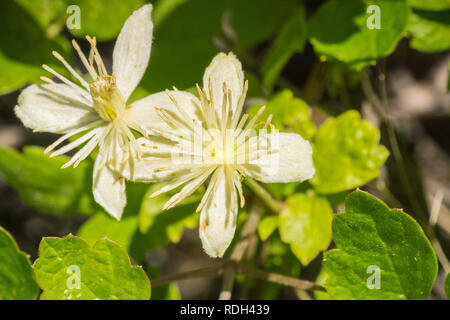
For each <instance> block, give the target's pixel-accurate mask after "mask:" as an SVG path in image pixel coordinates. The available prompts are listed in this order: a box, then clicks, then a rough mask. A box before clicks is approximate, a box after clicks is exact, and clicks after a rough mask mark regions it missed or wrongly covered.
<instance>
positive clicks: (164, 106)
mask: <svg viewBox="0 0 450 320" xmlns="http://www.w3.org/2000/svg"><path fill="white" fill-rule="evenodd" d="M169 95H170V96H169ZM171 98H172V99H173V101H172V99H171ZM174 101H175V102H176V103H177V104H178V106H179V108H182V110H183V111H182V112H183V113H184V116H183V114H180V111H179V109H177V106H176V105H175V103H174ZM199 105H200V101H199V100H198V98H197V97H196V96H194V95H193V94H191V93H189V92H185V91H168V92H159V93H155V94H152V95H149V96H147V97H145V98H143V99H140V100H138V101H136V102H133V103H132V104H131V105H130V106H128V107H127V113H126V115H125V117H126V121H127V123H128V125H129V126H130V127H132V128H133V129H135V130H138V131H141V132H142V133H144V134H152V129H156V130H159V131H162V132H173V131H174V129H173V128H172V127H170V126H169V125H168V124H167V123H166V122H165V121H164V120H163V119H162V118H161V116H160V114H158V112H157V109H161V110H164V111H166V112H167V113H168V114H169V116H171V117H177V118H178V119H181V120H182V121H184V122H185V123H186V124H190V123H192V121H194V122H197V123H198V124H199V123H200V121H201V116H200V111H199V109H198V107H197V106H199ZM191 120H192V121H191Z"/></svg>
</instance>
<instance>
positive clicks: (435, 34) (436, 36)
mask: <svg viewBox="0 0 450 320" xmlns="http://www.w3.org/2000/svg"><path fill="white" fill-rule="evenodd" d="M449 17H450V10H447V11H441V12H431V11H413V13H412V16H411V23H410V25H409V28H408V31H409V33H411V35H412V39H411V42H410V45H411V47H412V48H414V49H416V50H419V51H422V52H427V53H431V52H438V51H445V50H448V49H450V19H449Z"/></svg>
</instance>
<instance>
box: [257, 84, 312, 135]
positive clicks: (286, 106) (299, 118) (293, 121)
mask: <svg viewBox="0 0 450 320" xmlns="http://www.w3.org/2000/svg"><path fill="white" fill-rule="evenodd" d="M260 108H261V105H254V106H251V107H250V108H249V109H248V113H249V115H250V116H254V115H255V114H256V113H257V112H258V110H259V109H260ZM270 114H272V115H273V118H272V123H273V125H274V126H275V128H276V129H278V130H280V131H285V132H286V131H287V132H295V133H298V134H300V135H301V136H302V137H303V138H305V139H307V140H310V139H311V138H312V137H313V136H314V134H315V133H316V127H315V125H314V123H313V122H312V121H311V111H310V110H309V108H308V105H307V104H306V102H305V101H303V100H301V99H300V98H296V97H294V94H293V93H292V91H290V90H283V91H281V92H279V93H278V94H277V95H276V96H274V97H273V98H272V99H271V100H270V101H269V102H268V103H267V104H266V109H265V110H264V112H263V113H262V114H261V116H260V120H261V121H264V120H266V119H267V117H268V116H269V115H270Z"/></svg>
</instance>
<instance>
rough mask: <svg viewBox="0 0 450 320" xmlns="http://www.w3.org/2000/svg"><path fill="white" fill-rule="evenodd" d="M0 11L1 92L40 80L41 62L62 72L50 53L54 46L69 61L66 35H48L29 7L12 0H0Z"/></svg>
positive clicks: (10, 90)
mask: <svg viewBox="0 0 450 320" xmlns="http://www.w3.org/2000/svg"><path fill="white" fill-rule="evenodd" d="M0 12H1V15H2V17H1V19H0V38H1V39H2V41H1V43H0V70H2V76H1V77H0V94H7V93H10V92H12V91H14V90H17V89H19V88H20V87H22V86H24V85H25V84H27V83H30V82H36V81H40V80H39V77H40V76H42V75H44V74H45V72H44V71H43V69H42V67H41V66H42V64H44V63H45V64H48V65H49V66H50V67H53V68H54V69H56V70H57V71H60V72H62V74H65V72H64V71H63V70H64V69H63V68H62V67H61V65H60V63H59V62H58V61H57V60H56V59H55V58H54V57H53V55H52V51H53V50H56V51H58V52H59V53H61V54H62V55H63V56H64V57H65V58H66V59H67V60H68V61H71V59H70V57H69V54H68V52H69V43H68V41H67V40H66V39H65V38H63V37H54V38H49V37H48V36H47V35H46V34H45V32H44V30H43V29H42V27H41V25H39V23H38V22H36V20H35V19H34V18H33V16H31V15H30V13H29V11H27V10H25V9H24V8H22V7H21V6H19V5H18V4H17V3H16V2H15V1H0ZM36 44H39V45H36Z"/></svg>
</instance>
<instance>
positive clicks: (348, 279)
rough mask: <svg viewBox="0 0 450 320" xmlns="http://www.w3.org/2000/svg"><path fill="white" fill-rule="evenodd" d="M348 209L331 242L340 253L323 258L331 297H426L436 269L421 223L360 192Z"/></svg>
mask: <svg viewBox="0 0 450 320" xmlns="http://www.w3.org/2000/svg"><path fill="white" fill-rule="evenodd" d="M345 210H346V212H345V213H342V214H338V215H336V216H335V218H334V220H333V239H334V242H335V243H336V246H337V248H338V249H335V250H331V251H328V252H327V253H325V256H324V259H323V265H324V269H325V272H326V273H327V274H328V279H327V282H326V289H327V293H328V294H329V295H330V297H331V298H333V299H423V298H426V297H428V296H429V295H430V292H431V288H432V286H433V283H434V281H435V279H436V275H437V271H438V264H437V259H436V255H435V253H434V251H433V249H432V247H431V245H430V242H429V241H428V239H427V238H426V236H425V234H424V233H423V231H422V229H421V228H420V226H419V225H418V224H417V222H416V221H415V220H414V219H412V218H411V217H410V216H409V215H407V214H405V213H404V212H403V211H402V210H399V209H389V208H388V207H387V206H386V205H385V204H384V203H383V202H381V201H380V200H378V199H377V198H375V197H374V196H372V195H370V194H368V193H366V192H362V191H355V192H353V193H351V194H350V195H349V196H348V197H347V199H346V201H345ZM377 274H378V275H379V282H378V281H377ZM370 288H372V289H370Z"/></svg>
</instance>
